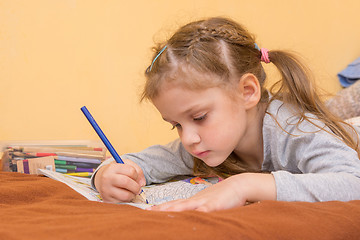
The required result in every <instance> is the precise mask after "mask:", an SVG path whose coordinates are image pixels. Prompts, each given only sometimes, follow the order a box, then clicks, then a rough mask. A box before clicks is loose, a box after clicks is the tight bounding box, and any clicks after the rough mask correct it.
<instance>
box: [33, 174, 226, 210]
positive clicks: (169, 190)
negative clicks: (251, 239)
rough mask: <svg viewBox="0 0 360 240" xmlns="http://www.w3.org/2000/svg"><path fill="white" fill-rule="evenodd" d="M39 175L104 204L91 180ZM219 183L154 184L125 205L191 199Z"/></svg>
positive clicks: (194, 180) (201, 180)
mask: <svg viewBox="0 0 360 240" xmlns="http://www.w3.org/2000/svg"><path fill="white" fill-rule="evenodd" d="M39 173H41V174H44V175H45V176H47V177H49V178H52V179H55V180H57V181H60V182H62V183H65V184H66V185H68V186H69V187H71V188H72V189H74V190H75V191H77V192H78V193H80V194H81V195H83V196H84V197H86V198H87V199H89V200H91V201H98V202H102V199H101V196H100V194H99V193H98V192H97V191H96V190H94V189H93V188H92V187H91V182H90V179H89V178H82V177H75V176H69V175H65V174H61V173H57V172H53V171H49V170H45V169H39ZM218 181H219V178H206V179H204V178H199V177H190V178H184V179H182V180H176V181H170V182H166V183H162V184H153V185H149V186H145V187H143V188H142V189H143V193H142V194H141V195H138V196H137V197H136V198H135V199H134V200H133V201H132V202H130V203H123V204H128V205H132V206H135V207H138V208H142V209H146V208H148V207H150V206H152V205H157V204H161V203H164V202H168V201H172V200H177V199H186V198H189V197H191V196H193V195H195V194H196V193H198V192H199V191H201V190H204V189H205V188H207V187H208V186H211V185H212V184H215V183H217V182H218Z"/></svg>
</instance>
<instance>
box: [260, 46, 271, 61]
mask: <svg viewBox="0 0 360 240" xmlns="http://www.w3.org/2000/svg"><path fill="white" fill-rule="evenodd" d="M260 52H261V61H263V62H264V63H270V58H269V50H267V49H266V48H261V49H260Z"/></svg>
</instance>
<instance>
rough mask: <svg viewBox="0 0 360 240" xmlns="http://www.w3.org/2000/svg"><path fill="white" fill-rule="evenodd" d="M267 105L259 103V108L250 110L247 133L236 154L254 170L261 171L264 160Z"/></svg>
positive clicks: (235, 151)
mask: <svg viewBox="0 0 360 240" xmlns="http://www.w3.org/2000/svg"><path fill="white" fill-rule="evenodd" d="M266 106H267V105H266V104H261V103H259V104H258V106H257V107H255V108H253V109H251V110H249V112H248V118H247V131H246V134H245V135H244V137H243V139H242V140H241V142H240V143H239V145H238V147H237V148H236V149H235V150H234V153H235V154H236V155H237V156H238V157H239V158H240V159H241V160H242V162H244V163H245V164H246V165H248V166H249V167H250V168H253V169H258V170H260V169H261V166H262V163H263V159H264V147H263V134H262V132H263V131H262V129H263V119H264V115H265V111H266Z"/></svg>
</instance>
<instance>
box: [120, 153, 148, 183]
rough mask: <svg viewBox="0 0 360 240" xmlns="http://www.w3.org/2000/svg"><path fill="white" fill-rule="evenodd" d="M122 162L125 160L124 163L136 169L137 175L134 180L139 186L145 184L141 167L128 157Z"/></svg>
mask: <svg viewBox="0 0 360 240" xmlns="http://www.w3.org/2000/svg"><path fill="white" fill-rule="evenodd" d="M124 162H125V164H129V165H131V166H133V167H134V168H135V170H136V171H137V175H138V177H137V179H136V181H137V182H138V183H139V184H140V186H142V187H143V186H145V185H146V180H145V176H144V172H143V170H142V169H141V167H140V166H139V165H137V164H136V163H134V162H133V161H131V160H129V159H124Z"/></svg>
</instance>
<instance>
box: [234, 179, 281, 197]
mask: <svg viewBox="0 0 360 240" xmlns="http://www.w3.org/2000/svg"><path fill="white" fill-rule="evenodd" d="M230 178H233V179H232V181H234V183H235V184H236V186H237V187H235V190H236V192H237V194H238V196H240V197H244V198H245V199H246V201H247V202H258V201H263V200H276V185H275V179H274V177H273V175H272V174H267V173H242V174H238V175H235V176H232V177H230ZM229 180H230V179H229Z"/></svg>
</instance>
